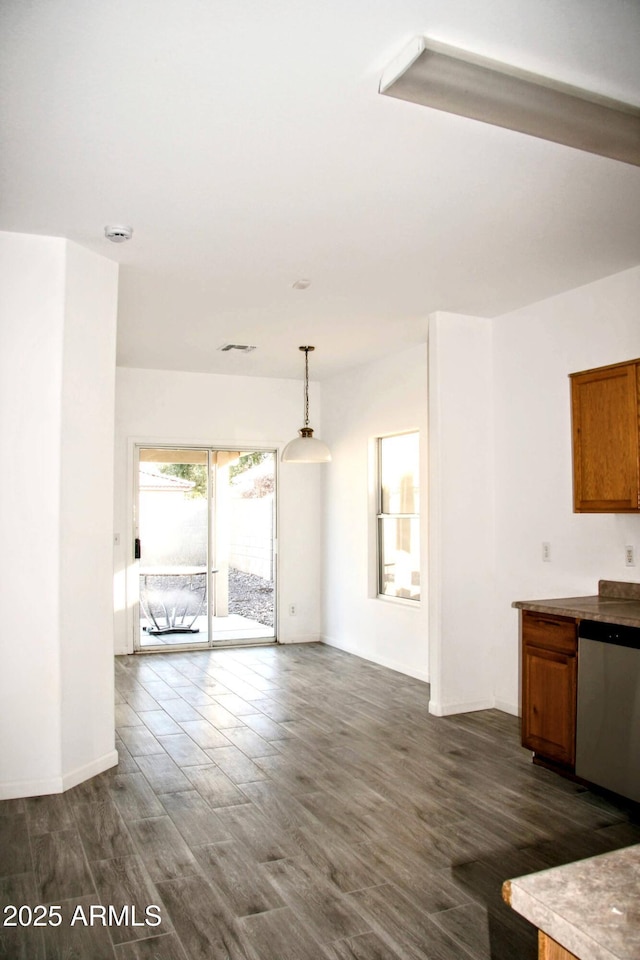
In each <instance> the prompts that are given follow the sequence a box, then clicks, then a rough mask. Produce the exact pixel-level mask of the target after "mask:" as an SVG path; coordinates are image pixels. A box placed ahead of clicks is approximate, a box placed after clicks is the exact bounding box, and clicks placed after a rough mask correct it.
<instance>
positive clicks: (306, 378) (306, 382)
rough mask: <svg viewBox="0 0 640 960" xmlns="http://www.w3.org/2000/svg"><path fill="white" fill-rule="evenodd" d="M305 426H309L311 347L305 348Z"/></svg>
mask: <svg viewBox="0 0 640 960" xmlns="http://www.w3.org/2000/svg"><path fill="white" fill-rule="evenodd" d="M304 425H305V427H308V426H309V347H305V348H304Z"/></svg>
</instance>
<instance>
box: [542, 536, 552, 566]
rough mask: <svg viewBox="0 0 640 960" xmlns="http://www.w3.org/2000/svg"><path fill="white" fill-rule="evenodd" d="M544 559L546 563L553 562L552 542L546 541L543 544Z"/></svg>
mask: <svg viewBox="0 0 640 960" xmlns="http://www.w3.org/2000/svg"><path fill="white" fill-rule="evenodd" d="M542 560H543V562H544V563H551V544H550V543H547V542H546V541H545V542H544V543H543V544H542Z"/></svg>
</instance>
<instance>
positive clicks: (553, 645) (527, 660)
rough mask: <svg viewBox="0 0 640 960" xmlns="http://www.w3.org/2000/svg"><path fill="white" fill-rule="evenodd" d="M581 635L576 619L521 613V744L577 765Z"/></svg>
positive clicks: (562, 762)
mask: <svg viewBox="0 0 640 960" xmlns="http://www.w3.org/2000/svg"><path fill="white" fill-rule="evenodd" d="M577 677H578V637H577V624H576V621H575V620H571V619H569V618H567V617H554V616H550V615H547V614H539V613H531V612H529V611H526V610H525V611H523V612H522V745H523V746H524V747H528V748H529V749H530V750H533V752H534V753H535V754H536V756H537V757H539V758H541V759H543V760H548V761H551V762H552V763H556V764H560V765H562V766H564V767H567V768H569V769H570V770H572V769H573V767H574V765H575V754H576V689H577Z"/></svg>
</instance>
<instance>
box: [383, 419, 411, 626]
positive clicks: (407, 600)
mask: <svg viewBox="0 0 640 960" xmlns="http://www.w3.org/2000/svg"><path fill="white" fill-rule="evenodd" d="M412 435H415V436H416V438H417V443H418V449H417V463H418V489H420V467H421V462H420V430H419V429H416V428H414V429H410V430H401V431H398V432H397V433H388V434H384V435H381V436H378V437H376V438H375V456H376V492H375V504H376V505H375V509H376V517H375V522H376V532H375V548H376V557H375V568H376V574H375V575H376V598H377V599H378V600H385V601H390V602H392V603H399V604H407V605H409V606H411V607H414V608H415V607H418V606H419V605H420V603H421V599H422V549H421V547H422V544H421V536H420V510H418V511H417V512H413V513H399V512H398V513H396V512H391V511H384V510H383V483H382V468H383V455H382V449H383V442H384V441H385V440H389V439H393V438H394V437H405V436H412ZM420 500H421V497H420V498H419V501H418V502H420ZM405 519H406V520H414V521H416V523H417V526H418V541H417V542H418V574H419V589H420V595H419V596H418V597H399V596H394V595H393V594H389V593H384V592H383V587H384V540H383V534H382V529H383V522H384V521H385V520H405Z"/></svg>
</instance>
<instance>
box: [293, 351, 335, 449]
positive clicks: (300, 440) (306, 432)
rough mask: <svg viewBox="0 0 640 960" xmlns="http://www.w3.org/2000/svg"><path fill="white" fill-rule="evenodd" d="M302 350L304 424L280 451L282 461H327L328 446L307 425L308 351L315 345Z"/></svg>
mask: <svg viewBox="0 0 640 960" xmlns="http://www.w3.org/2000/svg"><path fill="white" fill-rule="evenodd" d="M299 349H300V350H302V351H303V352H304V426H303V427H301V428H300V430H299V431H298V433H299V434H300V436H299V437H296V438H295V440H291V441H290V442H289V443H288V444H287V445H286V447H285V448H284V450H283V451H282V462H283V463H328V461H329V460H331V453H330V451H329V447H328V446H327V445H326V443H323V442H322V440H318V439H316V437H314V435H313V430H312V429H311V427H310V426H309V351H310V350H315V347H300V348H299Z"/></svg>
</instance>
